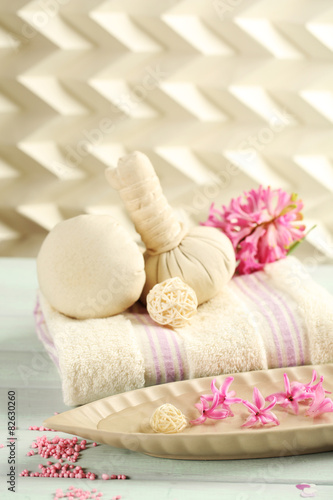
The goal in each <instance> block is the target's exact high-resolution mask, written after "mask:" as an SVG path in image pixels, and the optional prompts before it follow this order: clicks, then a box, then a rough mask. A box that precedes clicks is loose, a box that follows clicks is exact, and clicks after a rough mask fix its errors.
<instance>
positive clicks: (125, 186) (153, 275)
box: [106, 151, 236, 304]
mask: <svg viewBox="0 0 333 500" xmlns="http://www.w3.org/2000/svg"><path fill="white" fill-rule="evenodd" d="M106 177H107V179H108V181H109V183H110V184H111V186H112V187H113V188H115V189H117V190H118V191H119V193H120V196H121V198H122V200H123V202H124V204H125V206H126V208H127V211H128V213H129V215H130V216H131V218H132V220H133V222H134V224H135V228H136V230H137V232H138V233H139V234H140V235H141V238H142V241H143V242H144V244H145V245H146V248H147V251H146V252H145V255H144V257H145V265H146V284H145V286H144V289H143V294H142V299H143V301H145V299H146V296H147V294H148V292H149V291H150V290H151V289H152V288H153V286H155V285H156V284H157V283H160V282H162V281H165V280H167V279H169V278H174V277H179V278H181V279H182V280H183V281H184V282H185V283H187V285H189V286H190V287H191V288H193V290H194V291H195V293H196V295H197V298H198V304H202V303H203V302H206V301H207V300H209V299H211V298H212V297H214V295H216V294H217V293H218V292H219V291H220V290H221V289H222V288H223V287H224V286H225V285H226V284H227V283H228V281H229V280H230V279H231V277H232V275H233V273H234V271H235V266H236V261H235V252H234V249H233V247H232V244H231V241H230V240H229V238H228V237H227V236H226V235H225V234H223V233H222V232H221V231H219V230H218V229H215V228H211V227H206V226H201V227H195V228H193V229H189V230H188V229H187V228H186V227H184V226H183V225H182V224H181V223H180V222H179V221H178V220H177V219H176V217H175V215H174V213H173V211H172V209H171V207H170V206H169V204H168V202H167V200H166V198H165V196H164V195H163V193H162V189H161V185H160V182H159V179H158V177H157V175H156V173H155V171H154V168H153V166H152V164H151V162H150V161H149V159H148V158H147V156H146V155H144V154H143V153H140V152H137V151H136V152H134V153H132V154H130V155H127V156H124V157H123V158H120V160H119V162H118V166H117V168H114V169H111V168H110V169H107V170H106Z"/></svg>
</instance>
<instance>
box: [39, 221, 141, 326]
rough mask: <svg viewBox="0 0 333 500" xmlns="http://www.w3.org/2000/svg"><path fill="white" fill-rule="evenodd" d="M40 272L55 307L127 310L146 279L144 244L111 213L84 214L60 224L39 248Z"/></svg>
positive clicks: (74, 311) (83, 314)
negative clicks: (135, 238) (137, 240)
mask: <svg viewBox="0 0 333 500" xmlns="http://www.w3.org/2000/svg"><path fill="white" fill-rule="evenodd" d="M37 273H38V281H39V285H40V289H41V291H42V292H43V294H44V295H45V297H46V298H47V299H48V301H49V302H50V304H51V305H52V307H54V309H56V310H57V311H59V312H61V313H63V314H65V315H67V316H70V317H73V318H77V319H87V318H104V317H108V316H113V315H115V314H118V313H121V312H123V311H124V310H125V309H127V308H128V307H130V306H131V305H132V304H134V302H135V301H136V300H138V298H139V297H140V295H141V292H142V288H143V286H144V283H145V271H144V259H143V256H142V253H141V251H140V249H139V247H138V246H137V244H136V243H135V242H134V241H133V240H132V238H131V237H130V235H129V234H128V233H127V231H126V230H125V229H124V228H123V227H122V226H120V225H119V223H118V222H117V221H116V220H115V219H114V218H113V217H111V216H109V215H79V216H78V217H74V218H72V219H68V220H65V221H63V222H60V223H59V224H57V225H56V226H55V227H54V229H52V231H51V232H50V233H49V234H48V236H47V237H46V238H45V240H44V243H43V245H42V247H41V249H40V252H39V255H38V258H37Z"/></svg>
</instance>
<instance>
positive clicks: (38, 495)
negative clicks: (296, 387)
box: [0, 259, 333, 500]
mask: <svg viewBox="0 0 333 500" xmlns="http://www.w3.org/2000/svg"><path fill="white" fill-rule="evenodd" d="M313 277H314V279H315V280H316V281H318V282H319V283H320V284H322V285H323V286H325V287H326V288H327V289H329V290H330V291H331V292H332V293H333V266H323V267H318V268H317V269H315V270H314V271H313ZM36 289H37V280H36V270H35V261H34V260H31V259H0V321H1V335H0V343H1V348H0V349H1V353H0V356H1V359H0V371H1V392H0V409H1V410H0V415H1V426H0V444H4V445H5V446H4V448H1V449H0V457H1V469H0V473H1V476H0V477H1V485H0V491H1V493H0V499H1V500H2V499H18V498H19V499H25V500H28V499H31V500H34V499H36V500H39V499H45V500H47V499H50V500H51V499H52V498H53V497H54V493H55V491H56V489H57V488H62V489H63V490H66V491H67V488H68V486H69V485H71V484H74V485H75V486H77V487H80V488H82V489H84V490H91V489H92V488H97V490H98V491H101V492H103V497H102V498H103V499H106V500H111V499H112V497H114V496H116V495H121V498H122V500H143V499H145V500H147V499H157V500H203V499H206V498H209V499H212V500H215V499H216V500H220V499H221V500H222V499H223V500H227V499H232V500H252V499H253V500H254V499H255V500H258V499H272V500H274V499H280V498H283V499H284V500H291V499H297V498H301V497H300V493H301V491H300V490H298V489H297V488H296V484H298V483H302V482H306V483H313V484H315V485H316V490H317V492H316V497H315V498H318V499H327V500H328V499H330V500H332V499H333V452H331V453H320V454H315V455H302V456H296V457H287V458H283V457H282V458H271V459H256V460H231V461H216V462H203V461H200V462H191V461H182V460H180V461H177V460H167V459H158V458H152V457H148V456H145V455H141V454H138V453H135V452H131V451H126V450H119V449H116V448H112V447H110V446H106V445H100V446H97V447H95V448H94V447H89V448H88V449H87V450H86V451H85V452H84V453H83V454H82V459H80V462H78V463H79V465H81V466H82V467H87V468H88V470H90V471H92V472H96V473H99V472H109V473H114V474H126V475H128V476H129V477H130V479H129V480H128V481H103V480H96V481H89V480H85V479H83V480H79V479H57V478H31V477H27V478H25V477H23V478H22V477H18V476H17V477H16V481H15V482H16V492H15V493H12V492H9V491H8V490H7V486H8V485H7V484H6V474H8V472H9V464H8V463H7V458H8V451H9V449H8V448H7V447H6V444H7V443H8V441H7V438H8V431H7V420H8V419H7V394H8V391H9V390H14V391H15V392H16V405H17V406H16V426H17V429H16V437H17V441H16V442H15V461H16V464H15V465H16V472H17V473H19V472H21V471H22V470H23V469H25V468H27V469H29V470H33V471H37V470H38V464H39V463H41V462H43V463H45V460H44V459H41V458H40V457H39V456H38V455H37V456H33V457H28V456H27V455H26V454H27V451H28V450H29V446H30V444H31V442H32V440H33V439H36V437H37V436H41V435H42V433H40V432H37V431H29V430H28V429H29V426H30V425H41V424H42V422H43V420H44V419H45V418H47V417H49V416H51V415H53V413H54V412H56V411H57V412H62V411H65V410H68V407H66V406H65V405H64V403H63V401H62V395H61V383H60V378H59V375H58V372H57V370H56V368H55V366H54V365H53V363H52V362H51V360H50V359H49V357H48V355H47V354H46V353H45V351H44V349H43V346H42V344H41V343H40V342H39V340H38V339H37V337H36V334H35V330H34V321H33V315H32V311H33V308H34V301H35V291H36ZM49 434H50V435H51V433H49ZM58 434H59V435H61V436H63V437H68V436H67V435H66V434H61V433H58ZM53 436H54V434H53V433H52V437H53Z"/></svg>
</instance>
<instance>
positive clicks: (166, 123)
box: [0, 0, 333, 264]
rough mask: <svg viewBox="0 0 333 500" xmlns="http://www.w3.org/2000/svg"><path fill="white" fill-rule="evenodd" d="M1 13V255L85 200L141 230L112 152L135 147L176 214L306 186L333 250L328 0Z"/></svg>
mask: <svg viewBox="0 0 333 500" xmlns="http://www.w3.org/2000/svg"><path fill="white" fill-rule="evenodd" d="M0 8H1V18H0V19H1V20H0V72H1V75H0V113H1V114H0V124H1V134H0V190H1V193H0V254H1V255H13V256H35V255H36V254H37V252H38V248H39V246H40V244H41V242H42V240H43V239H44V237H45V235H46V234H47V232H48V231H49V230H50V229H51V228H52V227H53V226H54V225H55V224H56V223H57V222H59V221H61V220H64V219H66V218H69V217H73V216H75V215H78V214H80V213H112V214H113V215H114V216H115V217H116V218H118V219H119V220H120V222H121V223H123V224H124V225H125V226H126V227H127V228H128V230H129V231H130V232H131V234H132V235H133V237H135V238H138V236H137V235H136V234H135V231H134V229H133V227H132V225H131V223H130V221H129V219H128V217H127V215H126V214H125V212H124V210H123V208H122V206H121V203H120V201H119V198H118V195H117V193H114V192H112V190H111V188H110V187H109V186H108V185H107V183H106V182H105V180H104V170H105V168H106V167H107V166H113V165H116V162H117V159H118V157H119V156H120V155H122V154H124V153H126V152H130V151H132V150H134V149H139V150H141V151H143V152H145V153H146V154H148V155H149V157H150V158H151V160H152V161H153V163H154V165H155V167H156V170H157V173H158V175H159V177H160V179H161V183H162V186H163V188H164V191H165V193H166V195H167V197H168V198H169V200H170V203H171V204H172V205H173V206H174V207H175V208H176V210H177V211H178V213H179V215H180V217H183V218H190V219H191V220H192V221H193V222H194V223H197V222H198V221H200V220H205V218H206V216H207V213H208V208H209V206H210V204H211V203H212V202H215V203H216V204H217V205H220V204H222V203H226V202H228V200H229V199H230V198H231V197H232V196H236V195H238V194H240V193H241V192H242V191H243V190H245V189H249V188H251V187H256V186H258V184H260V183H261V184H264V185H271V186H273V187H279V186H280V187H283V188H286V189H288V190H291V191H296V192H298V193H299V194H300V195H301V197H302V198H303V200H304V202H305V216H306V222H307V223H308V224H309V227H311V226H312V225H314V224H317V228H316V229H315V230H314V231H312V232H311V234H310V235H309V236H308V238H307V241H306V242H305V243H304V244H303V245H301V246H300V247H299V249H298V250H297V251H298V254H299V256H300V257H301V258H304V259H305V260H306V261H307V262H308V263H309V264H311V263H312V264H317V263H319V262H324V261H328V260H331V259H333V219H332V216H331V214H332V210H333V195H332V193H333V165H332V155H333V141H332V122H333V86H332V85H333V65H332V62H333V5H332V2H331V1H330V0H316V1H315V2H314V1H313V0H279V2H276V1H275V0H249V1H244V0H212V1H210V2H207V1H206V0H191V1H190V0H182V1H181V0H180V1H176V0H167V1H164V2H156V1H154V0H144V1H142V2H137V1H136V0H113V1H112V0H106V1H102V0H87V1H85V2H82V1H80V0H33V1H23V0H17V1H16V2H11V1H10V0H6V1H3V2H2V3H1V7H0Z"/></svg>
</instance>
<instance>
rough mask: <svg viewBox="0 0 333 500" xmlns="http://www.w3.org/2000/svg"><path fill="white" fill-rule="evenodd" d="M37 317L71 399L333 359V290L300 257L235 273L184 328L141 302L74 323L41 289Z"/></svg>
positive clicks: (82, 400)
mask: <svg viewBox="0 0 333 500" xmlns="http://www.w3.org/2000/svg"><path fill="white" fill-rule="evenodd" d="M35 318H36V329H37V333H38V336H39V338H40V340H41V341H42V342H43V344H44V346H45V348H46V349H47V351H48V352H49V354H50V356H51V358H52V359H53V361H54V363H55V364H56V365H57V367H58V369H59V372H60V375H61V378H62V387H63V395H64V401H65V403H66V404H68V405H77V404H84V403H88V402H91V401H94V400H96V399H99V398H102V397H106V396H109V395H112V394H116V393H119V392H124V391H128V390H133V389H137V388H141V387H144V386H150V385H155V384H161V383H165V382H173V381H176V380H184V379H188V378H197V377H205V376H213V375H218V374H221V373H233V372H239V371H250V370H261V369H267V368H276V367H282V366H295V365H303V364H320V363H330V362H333V296H332V295H330V294H329V293H328V292H327V291H326V290H324V289H323V288H322V287H320V286H319V285H317V284H315V283H314V281H313V280H312V279H311V277H310V276H309V275H308V274H306V272H305V271H304V269H303V267H302V265H301V264H300V262H299V261H298V260H297V259H295V258H294V257H287V258H286V259H284V260H281V261H278V262H276V263H273V264H269V265H267V266H266V267H265V270H264V271H259V272H257V273H254V274H252V275H248V276H239V277H235V278H233V279H232V280H231V282H230V283H229V284H228V285H227V286H226V287H225V288H224V290H223V291H222V292H221V293H220V294H218V295H217V296H216V297H214V298H213V299H211V300H210V301H208V302H206V303H205V304H202V305H201V306H200V307H199V308H198V313H197V315H196V316H195V317H194V318H193V320H192V321H191V323H190V324H188V325H186V326H185V327H184V328H178V329H174V330H173V329H170V328H165V327H162V326H158V325H157V324H156V323H155V322H154V321H152V319H151V318H150V317H149V315H148V314H147V311H146V309H145V308H144V307H143V306H142V305H141V304H139V303H137V304H135V305H134V306H133V307H132V308H131V309H129V310H128V311H126V312H125V313H123V314H121V315H117V316H113V317H111V318H104V319H91V320H74V319H70V318H67V317H66V316H64V315H62V314H60V313H58V312H56V311H55V310H53V309H52V308H51V306H50V305H49V304H48V303H47V301H46V299H45V298H44V297H43V296H42V294H41V293H39V297H38V300H37V305H36V309H35Z"/></svg>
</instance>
